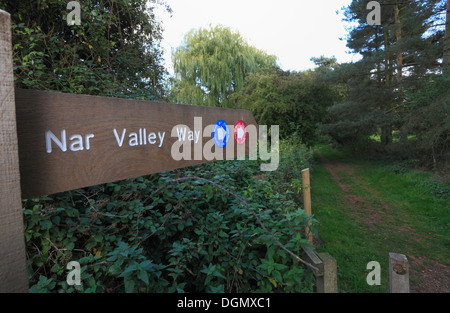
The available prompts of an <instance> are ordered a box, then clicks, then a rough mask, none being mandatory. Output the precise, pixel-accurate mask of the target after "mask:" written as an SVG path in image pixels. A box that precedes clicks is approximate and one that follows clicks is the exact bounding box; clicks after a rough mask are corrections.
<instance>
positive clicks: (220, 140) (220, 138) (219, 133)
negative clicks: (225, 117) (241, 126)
mask: <svg viewBox="0 0 450 313" xmlns="http://www.w3.org/2000/svg"><path fill="white" fill-rule="evenodd" d="M212 135H213V138H214V142H215V143H216V145H217V146H218V147H219V148H223V147H225V146H226V145H227V143H228V141H229V140H230V128H229V127H228V125H227V123H225V121H222V120H219V121H217V122H216V124H214V129H213V132H212Z"/></svg>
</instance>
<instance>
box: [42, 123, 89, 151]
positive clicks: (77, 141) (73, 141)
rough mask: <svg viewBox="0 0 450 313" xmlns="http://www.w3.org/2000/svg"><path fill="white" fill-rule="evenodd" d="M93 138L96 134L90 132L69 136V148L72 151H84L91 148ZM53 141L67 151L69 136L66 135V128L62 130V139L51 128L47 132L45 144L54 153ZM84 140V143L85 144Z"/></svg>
mask: <svg viewBox="0 0 450 313" xmlns="http://www.w3.org/2000/svg"><path fill="white" fill-rule="evenodd" d="M91 138H94V134H88V135H85V136H84V141H83V136H81V135H78V134H75V135H72V136H70V137H69V140H70V144H69V150H70V151H82V150H84V149H86V150H89V149H90V148H91V145H90V142H89V140H90V139H91ZM52 141H53V142H54V143H55V144H56V145H57V146H58V147H59V148H60V149H61V150H62V151H63V152H66V151H67V136H66V130H65V129H63V130H62V131H61V140H60V139H58V137H56V136H55V134H53V133H52V132H51V131H50V130H48V131H46V132H45V145H46V148H47V153H52ZM83 142H84V144H83Z"/></svg>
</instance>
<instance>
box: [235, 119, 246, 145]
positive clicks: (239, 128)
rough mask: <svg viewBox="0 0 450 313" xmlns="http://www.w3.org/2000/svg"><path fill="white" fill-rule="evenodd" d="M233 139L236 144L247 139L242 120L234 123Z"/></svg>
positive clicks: (240, 143) (241, 143)
mask: <svg viewBox="0 0 450 313" xmlns="http://www.w3.org/2000/svg"><path fill="white" fill-rule="evenodd" d="M234 140H235V141H236V142H237V143H238V145H243V144H244V143H245V140H247V126H246V125H245V123H244V122H243V121H238V122H237V123H236V124H235V125H234Z"/></svg>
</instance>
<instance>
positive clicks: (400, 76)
mask: <svg viewBox="0 0 450 313" xmlns="http://www.w3.org/2000/svg"><path fill="white" fill-rule="evenodd" d="M449 1H450V0H449ZM394 12H395V25H396V30H395V34H396V37H397V44H398V43H399V42H400V41H401V40H402V25H401V21H400V9H399V7H398V1H397V4H396V5H395V8H394ZM397 80H398V83H399V85H400V89H401V83H402V80H403V53H402V51H397Z"/></svg>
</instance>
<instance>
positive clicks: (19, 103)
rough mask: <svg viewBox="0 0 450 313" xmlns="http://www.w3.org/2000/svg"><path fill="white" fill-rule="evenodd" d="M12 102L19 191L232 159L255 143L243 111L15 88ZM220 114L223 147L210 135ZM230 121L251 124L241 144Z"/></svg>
mask: <svg viewBox="0 0 450 313" xmlns="http://www.w3.org/2000/svg"><path fill="white" fill-rule="evenodd" d="M15 102H16V114H17V134H18V142H19V164H20V176H21V188H22V197H23V198H30V197H35V196H40V195H47V194H53V193H57V192H61V191H66V190H72V189H77V188H81V187H86V186H91V185H97V184H101V183H107V182H113V181H118V180H122V179H126V178H132V177H139V176H143V175H147V174H152V173H157V172H163V171H166V170H171V169H176V168H182V167H187V166H192V165H195V164H199V163H204V162H208V161H214V160H220V159H225V158H226V159H230V158H237V157H239V156H242V155H243V154H248V153H249V152H251V150H253V149H254V148H255V147H256V139H257V138H256V137H257V136H256V127H257V125H256V122H255V120H254V118H253V116H252V114H251V113H250V112H249V111H245V110H234V109H225V108H212V107H203V106H194V105H181V104H171V103H162V102H152V101H138V100H129V99H120V98H107V97H98V96H87V95H76V94H63V93H56V92H44V91H36V90H20V89H18V90H16V92H15ZM221 120H222V121H225V122H226V124H228V127H229V130H230V133H229V134H228V136H229V141H228V143H227V145H226V146H225V147H224V148H220V147H219V146H217V145H216V144H215V143H214V140H213V132H214V125H215V123H216V122H217V121H221ZM238 121H243V122H244V123H245V124H246V125H247V129H248V130H251V129H253V131H252V132H250V131H249V134H248V138H247V139H248V140H246V142H245V144H244V145H239V144H237V143H236V141H235V140H234V125H235V124H236V123H237V122H238ZM216 135H217V134H216ZM219 135H220V134H219ZM224 135H225V134H223V135H222V136H224Z"/></svg>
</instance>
